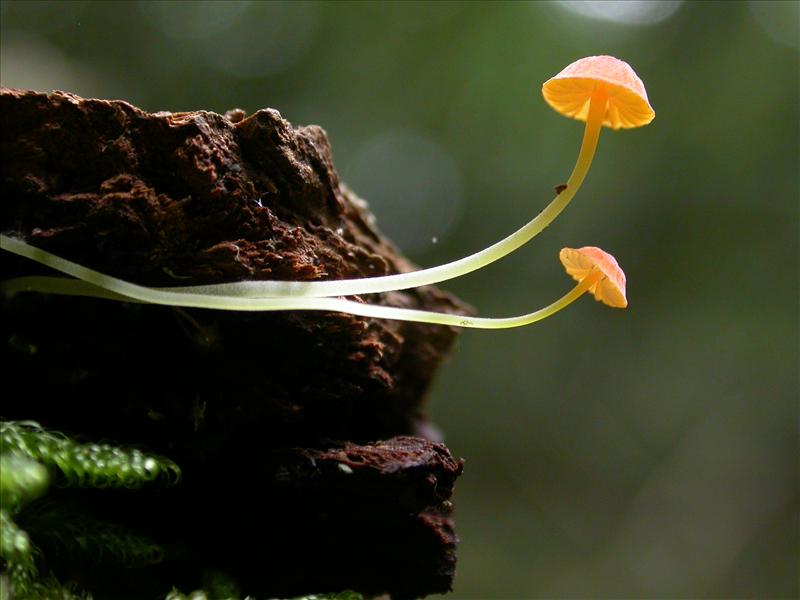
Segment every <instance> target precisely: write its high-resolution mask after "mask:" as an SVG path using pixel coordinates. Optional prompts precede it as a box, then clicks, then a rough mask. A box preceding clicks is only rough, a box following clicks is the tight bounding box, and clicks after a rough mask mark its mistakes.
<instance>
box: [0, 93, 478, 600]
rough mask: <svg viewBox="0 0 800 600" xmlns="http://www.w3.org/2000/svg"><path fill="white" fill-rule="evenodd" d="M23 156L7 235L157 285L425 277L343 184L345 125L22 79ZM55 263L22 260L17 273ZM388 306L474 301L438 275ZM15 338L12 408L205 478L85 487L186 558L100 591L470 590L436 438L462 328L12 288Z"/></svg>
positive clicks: (13, 125)
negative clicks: (127, 97) (84, 94)
mask: <svg viewBox="0 0 800 600" xmlns="http://www.w3.org/2000/svg"><path fill="white" fill-rule="evenodd" d="M0 153H1V154H2V163H1V165H0V178H1V180H2V181H1V184H0V185H2V188H1V190H2V193H1V197H2V200H1V201H0V206H1V207H2V208H1V209H0V229H2V231H3V233H6V234H9V235H15V236H18V237H21V238H22V239H24V240H26V241H27V242H28V243H30V244H32V245H35V246H37V247H41V248H43V249H46V250H48V251H50V252H53V253H54V254H57V255H59V256H62V257H64V258H67V259H69V260H72V261H75V262H78V263H80V264H83V265H85V266H88V267H91V268H93V269H96V270H98V271H101V272H103V273H107V274H110V275H114V276H116V277H119V278H122V279H125V280H128V281H132V282H135V283H139V284H143V285H153V286H170V285H193V284H206V283H219V282H223V281H234V280H243V279H249V280H258V279H282V280H299V281H314V280H323V279H340V278H354V277H366V276H375V275H384V274H391V273H397V272H403V271H407V270H409V269H412V268H414V267H413V265H412V264H411V263H409V261H407V260H406V259H405V258H403V257H402V256H401V255H400V254H399V252H398V251H397V249H395V248H394V247H393V246H392V244H391V243H390V242H389V241H387V240H386V238H384V237H383V236H382V235H381V234H380V232H379V231H378V230H377V229H376V227H375V224H374V218H373V217H372V216H371V214H370V213H369V211H368V209H367V205H366V203H365V202H364V201H363V200H361V199H359V198H358V197H357V196H356V195H355V194H354V193H353V192H352V191H351V190H349V189H348V188H347V187H346V186H345V185H343V184H342V183H340V182H339V178H338V175H337V173H336V171H335V169H334V167H333V163H332V158H331V151H330V147H329V144H328V140H327V138H326V135H325V132H324V131H323V130H322V129H321V128H319V127H316V126H308V127H297V128H294V127H292V126H291V125H290V124H289V123H288V122H287V121H285V120H284V119H282V118H281V116H280V114H279V113H278V112H277V111H275V110H271V109H267V110H260V111H258V112H256V113H254V114H253V115H251V116H249V117H246V118H245V117H244V115H243V113H242V112H241V111H231V112H229V113H227V114H226V115H219V114H215V113H211V112H205V111H198V112H189V113H155V114H151V113H146V112H144V111H141V110H139V109H137V108H135V107H133V106H131V105H129V104H127V103H125V102H121V101H104V100H91V99H83V98H79V97H77V96H75V95H72V94H68V93H63V92H53V93H50V94H43V93H36V92H29V91H21V90H9V89H3V90H2V92H1V93H0ZM43 273H47V269H45V268H44V267H42V266H41V265H38V264H36V263H33V262H31V261H28V260H26V259H22V258H19V257H16V256H12V255H11V254H9V253H6V252H3V253H2V262H1V263H0V278H2V279H7V278H11V277H16V276H21V275H31V274H43ZM369 301H371V302H376V303H385V304H387V305H394V306H403V307H409V308H422V309H428V310H438V311H445V312H459V313H464V312H469V308H468V307H466V306H464V305H463V304H461V303H460V302H459V301H458V300H456V299H455V298H454V297H452V296H451V295H449V294H446V293H444V292H442V291H440V290H438V289H437V288H435V287H431V286H426V287H422V288H417V289H414V290H407V291H403V292H390V293H385V294H377V295H374V296H372V297H370V298H369ZM2 334H3V338H2V339H3V340H6V342H7V343H6V344H5V345H4V347H3V366H4V371H5V374H4V381H5V384H6V385H5V389H6V390H7V392H6V393H5V394H4V396H5V399H4V401H3V416H4V417H5V418H11V419H33V420H37V421H39V422H40V423H41V424H42V425H43V426H45V427H48V428H55V429H60V430H63V431H65V432H70V433H74V434H79V435H82V436H85V437H86V438H87V439H91V440H100V439H104V440H109V439H110V440H114V441H116V442H120V443H126V444H136V445H139V446H143V447H145V448H147V449H148V450H151V451H155V452H159V453H162V454H165V455H167V456H169V457H171V458H173V459H174V460H175V461H176V462H178V464H179V465H181V467H182V469H183V473H184V477H183V480H182V482H181V484H180V485H179V486H178V487H177V488H175V489H171V490H166V491H163V492H157V493H156V492H154V493H145V494H139V495H137V494H134V493H132V492H131V493H127V494H107V495H105V496H103V494H102V492H98V493H97V494H95V495H94V496H92V497H89V495H88V494H84V496H85V497H83V496H82V500H81V501H82V502H85V506H87V507H91V509H92V510H96V511H101V512H106V513H108V516H109V517H113V518H116V519H117V521H121V522H124V523H129V524H131V525H132V526H135V527H137V528H139V529H141V530H144V531H145V532H146V533H148V534H151V535H152V536H153V537H155V538H156V539H158V540H160V541H162V542H163V543H164V544H166V545H167V547H169V548H171V551H170V552H169V553H168V558H167V561H166V562H165V563H164V564H163V565H160V566H158V567H155V568H153V569H152V571H151V572H149V575H148V577H141V576H138V575H136V573H127V575H125V576H124V577H125V580H126V581H128V583H127V584H126V585H128V586H130V587H128V588H126V589H120V591H117V592H114V591H110V590H111V588H110V587H108V588H106V586H111V585H112V584H111V583H109V581H107V579H108V578H107V577H105V576H104V575H102V573H100V571H102V569H101V570H99V571H98V570H96V569H94V570H90V569H84V570H83V571H82V572H83V576H82V577H84V578H86V579H88V582H89V583H94V584H96V586H97V589H99V590H106V589H107V591H106V592H105V593H109V594H112V595H113V594H122V593H125V594H129V595H130V597H142V596H141V595H140V596H137V593H140V592H141V590H142V589H144V588H147V589H148V590H150V589H152V590H155V589H156V588H155V587H154V586H155V585H156V584H159V585H160V584H163V585H166V586H167V587H166V588H165V589H164V591H167V590H168V589H169V586H171V585H179V584H180V582H179V581H174V580H170V577H178V578H182V580H184V581H187V582H189V581H192V578H193V577H199V575H196V573H197V572H200V571H202V570H204V569H223V570H224V571H225V572H227V573H229V574H230V575H231V576H233V577H234V579H238V580H239V581H241V582H242V584H243V588H242V591H243V593H246V594H247V593H249V594H254V595H256V596H259V597H261V596H267V597H271V596H291V595H299V594H304V593H311V592H322V591H338V590H340V589H345V588H351V589H356V590H359V591H364V592H368V593H384V592H388V593H391V594H394V595H395V596H397V597H417V596H423V595H426V594H429V593H435V592H444V591H447V590H448V589H450V587H451V584H452V578H453V573H454V568H455V553H454V548H455V543H456V537H455V534H454V532H453V523H452V520H451V517H450V510H451V504H450V495H451V492H452V487H453V483H454V481H455V479H456V477H457V476H458V475H459V474H460V472H461V469H462V463H461V461H458V460H455V459H453V457H452V456H451V455H450V453H449V451H448V450H447V448H446V447H445V446H444V445H442V444H441V443H437V440H428V439H424V438H425V437H434V436H435V434H434V433H433V432H435V431H436V430H435V428H434V427H432V426H430V424H428V423H427V420H426V418H425V416H424V408H423V405H424V399H425V396H426V393H427V391H428V389H429V387H430V383H431V379H432V377H433V376H434V374H435V372H436V369H437V367H438V366H439V364H440V363H441V361H442V360H443V358H445V357H446V356H447V354H448V353H449V352H450V351H451V349H452V346H453V342H454V340H455V336H456V331H455V330H454V329H453V328H449V327H443V326H425V325H419V324H413V323H403V322H398V321H386V320H375V319H367V318H362V317H356V316H351V315H344V314H339V313H310V312H282V313H229V312H223V311H210V310H179V309H172V308H167V307H163V306H154V305H141V304H133V303H121V302H112V301H106V300H100V299H91V298H74V297H59V296H48V295H44V294H33V293H26V294H20V295H17V296H16V297H14V298H12V299H6V300H5V301H4V302H3V319H2ZM9 390H17V391H16V392H15V393H13V394H9V393H8V391H9ZM381 440H384V441H381ZM98 494H99V495H100V496H102V501H97V500H96V498H97V497H98ZM93 498H95V499H93ZM34 541H35V540H34ZM81 568H82V567H81V566H80V565H69V566H67V567H63V569H65V570H67V571H69V572H70V573H74V572H76V571H79V570H81ZM94 571H98V572H94ZM120 577H123V576H122V575H120V574H119V573H115V574H114V577H113V579H114V581H115V582H116V584H119V582H120V581H122V579H120ZM148 578H149V581H148V582H147V585H145V583H144V582H143V580H145V579H148ZM116 584H115V585H116ZM188 585H190V586H191V585H193V584H191V583H189V584H188ZM148 586H149V587H148ZM99 593H103V592H99ZM96 597H102V596H96ZM114 597H122V596H120V595H116V596H114Z"/></svg>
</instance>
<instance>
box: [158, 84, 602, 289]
mask: <svg viewBox="0 0 800 600" xmlns="http://www.w3.org/2000/svg"><path fill="white" fill-rule="evenodd" d="M607 104H608V94H607V91H606V90H605V88H604V87H603V86H602V85H598V87H597V88H596V89H595V91H594V93H593V94H592V97H591V100H590V103H589V115H588V117H587V119H586V127H585V130H584V134H583V142H582V143H581V148H580V152H579V154H578V160H577V161H576V163H575V167H574V168H573V170H572V174H571V175H570V176H569V179H568V180H567V187H566V189H564V190H563V191H562V192H561V193H559V194H557V195H556V197H555V198H554V199H553V200H552V201H551V202H550V204H548V205H547V207H545V209H544V210H543V211H542V212H540V213H539V214H538V215H536V217H534V218H533V219H532V220H531V221H529V222H528V223H527V224H526V225H524V226H523V227H521V228H520V229H518V230H517V231H515V232H514V233H512V234H511V235H509V236H508V237H506V238H504V239H502V240H500V241H499V242H497V243H495V244H493V245H491V246H489V247H488V248H485V249H484V250H481V251H480V252H476V253H475V254H471V255H469V256H466V257H464V258H461V259H459V260H455V261H453V262H449V263H446V264H443V265H439V266H436V267H431V268H428V269H421V270H419V271H412V272H410V273H400V274H397V275H385V276H381V277H365V278H360V279H339V280H332V281H242V282H236V283H221V284H214V285H200V286H188V287H168V288H162V289H164V290H165V291H174V292H196V293H202V294H214V295H220V296H240V297H243V298H275V297H288V296H291V297H302V296H305V297H325V296H353V295H356V294H374V293H378V292H388V291H393V290H404V289H408V288H412V287H419V286H422V285H430V284H434V283H440V282H442V281H447V280H448V279H454V278H456V277H460V276H462V275H466V274H467V273H471V272H472V271H476V270H478V269H480V268H482V267H485V266H487V265H489V264H491V263H493V262H494V261H496V260H499V259H501V258H503V257H504V256H506V255H508V254H511V253H512V252H514V251H515V250H517V249H518V248H520V247H521V246H523V245H524V244H526V243H527V242H529V241H530V240H532V239H533V238H534V237H535V236H537V235H538V234H539V233H541V232H542V231H543V230H544V229H545V228H546V227H547V226H548V225H550V223H552V222H553V221H554V220H555V218H556V217H557V216H558V215H559V214H561V211H563V210H564V209H565V208H566V207H567V205H568V204H569V203H570V201H571V200H572V199H573V198H574V197H575V194H577V193H578V190H579V189H580V187H581V184H582V183H583V180H584V179H585V178H586V175H587V173H588V172H589V167H590V166H591V164H592V159H593V158H594V153H595V150H596V149H597V142H598V140H599V138H600V129H601V128H602V126H603V118H604V116H605V112H606V108H607Z"/></svg>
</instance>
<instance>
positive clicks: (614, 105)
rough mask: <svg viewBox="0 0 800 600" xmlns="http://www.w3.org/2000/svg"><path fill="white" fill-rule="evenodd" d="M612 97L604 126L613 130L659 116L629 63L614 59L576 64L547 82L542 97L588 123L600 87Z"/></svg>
mask: <svg viewBox="0 0 800 600" xmlns="http://www.w3.org/2000/svg"><path fill="white" fill-rule="evenodd" d="M598 86H602V87H603V88H605V90H606V93H607V94H608V107H607V108H606V114H605V118H604V119H603V125H605V126H606V127H611V128H612V129H620V128H626V129H627V128H632V127H641V126H642V125H647V124H648V123H649V122H650V121H652V120H653V119H654V118H655V116H656V113H655V111H654V110H653V107H652V106H650V102H649V101H648V100H647V90H645V89H644V84H643V83H642V80H641V79H639V76H638V75H637V74H636V72H635V71H634V70H633V69H632V68H631V66H630V65H629V64H628V63H626V62H625V61H622V60H619V59H618V58H614V57H613V56H589V57H586V58H581V59H580V60H576V61H575V62H574V63H572V64H571V65H569V66H568V67H566V68H565V69H564V70H563V71H561V73H559V74H558V75H556V76H555V77H552V78H550V79H548V80H547V81H545V82H544V85H542V95H543V96H544V99H545V100H546V101H547V103H548V104H549V105H550V106H552V107H553V108H554V109H555V110H556V111H558V112H559V113H561V114H562V115H565V116H567V117H572V118H573V119H578V120H580V121H586V118H587V116H588V115H589V100H591V98H592V92H594V90H595V89H596V88H597V87H598Z"/></svg>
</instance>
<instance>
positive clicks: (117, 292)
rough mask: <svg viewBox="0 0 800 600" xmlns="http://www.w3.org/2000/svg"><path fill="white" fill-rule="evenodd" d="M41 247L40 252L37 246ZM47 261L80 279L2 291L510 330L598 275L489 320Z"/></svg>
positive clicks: (26, 283)
mask: <svg viewBox="0 0 800 600" xmlns="http://www.w3.org/2000/svg"><path fill="white" fill-rule="evenodd" d="M40 252H44V251H41V250H40ZM47 264H49V265H50V266H52V267H53V268H55V269H57V270H59V271H61V272H63V273H67V274H69V275H73V276H75V277H77V278H78V279H65V278H62V277H46V276H30V277H18V278H16V279H9V280H6V281H3V282H1V283H0V290H2V292H3V294H5V295H6V296H9V297H11V296H13V295H15V294H17V293H20V292H43V293H48V294H63V295H71V296H92V297H98V298H104V299H109V300H118V301H127V302H145V303H149V304H163V305H167V306H181V307H186V308H211V309H216V310H237V311H284V310H316V311H333V312H343V313H348V314H352V315H359V316H363V317H373V318H378V319H392V320H397V321H413V322H416V323H431V324H436V325H451V326H455V327H470V328H475V329H508V328H511V327H521V326H523V325H529V324H531V323H535V322H536V321H541V320H542V319H545V318H547V317H549V316H550V315H553V314H555V313H557V312H558V311H560V310H561V309H562V308H565V307H566V306H568V305H569V304H571V303H572V302H574V301H575V300H577V299H578V298H579V297H580V296H582V295H583V294H584V293H585V292H586V291H587V290H588V289H589V288H590V287H591V286H592V285H593V284H594V283H596V282H597V281H598V280H599V279H600V278H601V277H602V273H601V272H600V271H598V270H594V271H592V272H591V273H590V274H589V275H588V276H587V277H586V278H585V279H584V280H583V281H581V282H580V283H579V284H578V285H577V286H575V287H574V288H573V289H572V290H571V291H570V292H568V293H567V294H566V295H564V296H563V297H561V298H560V299H559V300H557V301H555V302H553V303H552V304H550V305H549V306H547V307H545V308H542V309H540V310H537V311H535V312H532V313H527V314H524V315H520V316H516V317H507V318H499V319H491V318H485V317H469V316H464V315H453V314H447V313H437V312H433V311H424V310H413V309H406V308H397V307H392V306H380V305H375V304H364V303H361V302H354V301H352V300H344V299H342V298H232V297H227V296H215V295H211V296H210V295H204V294H194V293H186V292H180V293H179V292H165V291H163V290H158V289H153V288H148V287H144V286H140V285H136V284H133V283H130V282H127V281H123V280H121V279H117V278H115V277H111V276H108V275H104V274H102V273H98V272H97V271H93V270H91V269H87V268H86V267H82V266H80V265H76V264H75V263H72V262H70V261H67V260H65V259H61V258H58V257H56V256H54V255H50V257H48V261H47Z"/></svg>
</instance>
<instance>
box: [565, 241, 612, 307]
mask: <svg viewBox="0 0 800 600" xmlns="http://www.w3.org/2000/svg"><path fill="white" fill-rule="evenodd" d="M558 258H559V259H560V260H561V264H562V265H564V268H565V269H566V270H567V273H568V274H569V275H571V276H572V278H573V279H574V280H575V281H577V282H579V283H580V282H583V281H586V279H587V278H588V277H589V275H590V274H591V273H592V272H593V271H594V270H597V271H600V272H601V273H602V276H601V277H600V278H599V279H598V280H597V281H595V282H594V283H593V284H592V285H590V286H589V292H590V293H591V294H592V296H594V297H595V299H596V300H597V301H599V302H602V303H603V304H607V305H608V306H612V307H614V308H626V307H627V306H628V299H627V298H626V297H625V273H624V272H623V271H622V269H620V267H619V264H618V263H617V259H615V258H614V257H613V256H611V255H610V254H609V253H608V252H605V251H604V250H601V249H600V248H598V247H597V246H584V247H583V248H578V249H577V250H575V249H574V248H563V249H562V250H561V252H559V254H558Z"/></svg>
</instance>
